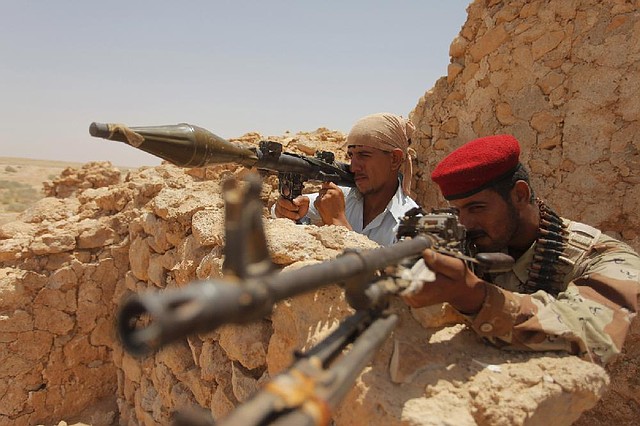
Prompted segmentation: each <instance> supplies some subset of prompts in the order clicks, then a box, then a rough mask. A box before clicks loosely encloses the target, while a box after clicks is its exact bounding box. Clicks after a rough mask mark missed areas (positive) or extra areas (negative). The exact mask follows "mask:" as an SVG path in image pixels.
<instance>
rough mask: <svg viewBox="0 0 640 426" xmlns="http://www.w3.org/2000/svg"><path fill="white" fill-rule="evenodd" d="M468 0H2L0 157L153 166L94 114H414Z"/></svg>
mask: <svg viewBox="0 0 640 426" xmlns="http://www.w3.org/2000/svg"><path fill="white" fill-rule="evenodd" d="M469 2H470V0H394V1H392V0H387V1H377V0H340V1H338V0H325V1H303V0H298V1H294V0H288V1H285V0H273V1H271V0H263V1H257V0H256V1H246V0H229V1H213V0H212V1H204V0H202V1H181V2H177V1H171V2H170V1H158V0H156V1H151V0H147V1H134V0H129V1H120V0H118V1H89V0H75V1H71V0H69V1H66V0H59V1H35V0H2V2H1V3H0V4H2V8H1V15H0V55H1V57H0V58H1V59H0V61H1V62H0V94H1V97H2V101H1V102H0V144H1V145H0V146H1V147H2V148H1V150H0V156H4V157H7V156H8V157H27V158H35V159H47V160H62V161H74V162H86V161H96V160H103V161H111V162H112V163H113V164H115V165H121V166H140V165H155V164H159V162H160V160H158V159H156V158H155V157H153V156H151V155H149V154H146V153H144V152H141V151H138V150H136V149H134V148H132V147H129V146H126V145H124V144H121V143H118V142H110V141H106V140H102V139H96V138H93V137H91V136H89V132H88V128H89V124H90V123H91V122H92V121H98V122H119V123H124V124H127V125H130V126H151V125H161V124H177V123H180V122H187V123H191V124H196V125H198V126H201V127H204V128H206V129H208V130H210V131H212V132H213V133H216V134H218V135H219V136H222V137H224V138H232V137H237V136H241V135H242V134H244V133H247V132H250V131H257V132H259V133H261V134H262V135H263V136H265V137H268V136H269V135H276V136H277V135H282V134H284V132H285V131H287V130H288V131H291V132H294V133H295V132H299V131H313V130H315V129H317V128H318V127H327V128H329V129H332V130H340V131H343V132H345V133H346V132H348V130H349V128H350V127H351V125H352V124H353V122H354V121H355V120H357V119H358V118H360V117H362V116H364V115H367V114H370V113H374V112H382V111H388V112H394V113H397V114H401V115H403V116H407V115H408V114H409V112H410V111H411V110H412V109H413V108H414V107H415V105H416V103H417V102H418V99H419V98H420V97H421V96H422V95H423V94H424V92H426V91H427V90H429V89H430V88H431V87H433V84H434V83H435V81H436V80H437V79H438V78H439V77H441V76H444V75H446V72H447V65H448V63H449V54H448V52H449V45H450V44H451V41H452V40H453V38H454V37H455V36H456V35H457V34H458V33H459V31H460V28H461V26H462V25H463V24H464V22H465V20H466V10H465V9H466V7H467V5H468V4H469Z"/></svg>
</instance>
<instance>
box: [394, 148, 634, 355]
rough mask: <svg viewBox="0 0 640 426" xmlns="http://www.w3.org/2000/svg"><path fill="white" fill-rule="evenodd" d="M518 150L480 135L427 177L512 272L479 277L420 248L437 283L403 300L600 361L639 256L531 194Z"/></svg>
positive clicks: (472, 235)
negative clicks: (445, 306) (508, 259)
mask: <svg viewBox="0 0 640 426" xmlns="http://www.w3.org/2000/svg"><path fill="white" fill-rule="evenodd" d="M519 155H520V146H519V144H518V141H517V140H516V139H515V138H514V137H513V136H510V135H497V136H489V137H484V138H480V139H476V140H473V141H471V142H469V143H467V144H465V145H463V146H462V147H460V148H458V149H457V150H455V151H454V152H452V153H451V154H450V155H449V156H447V157H446V158H445V159H444V160H442V161H441V162H440V163H439V164H438V165H437V166H436V168H435V169H434V171H433V173H432V175H431V178H432V180H433V181H434V182H435V183H436V184H438V186H439V187H440V190H441V192H442V195H443V196H444V198H445V199H447V200H448V201H449V202H450V204H451V205H452V206H453V207H456V208H457V209H458V210H459V219H460V222H461V223H462V224H463V225H464V226H465V227H466V229H467V236H468V238H469V240H470V241H471V242H472V243H473V244H474V245H475V248H476V249H477V251H478V252H505V253H508V254H510V255H511V256H512V257H513V258H514V259H516V263H515V264H514V266H513V268H512V270H511V271H509V272H508V273H502V274H492V275H489V276H483V277H478V276H476V275H475V274H474V273H473V272H472V271H470V270H469V269H468V268H467V267H466V266H465V265H464V263H463V262H462V261H461V260H458V259H456V258H453V257H449V256H446V255H443V254H440V253H436V252H434V251H432V250H427V251H425V253H424V256H423V257H424V260H425V262H426V264H427V265H428V266H429V268H430V269H431V270H433V271H434V272H435V273H436V278H435V281H434V282H429V283H425V285H424V286H423V287H422V288H421V289H420V290H419V291H418V292H417V293H414V294H411V295H405V301H406V302H407V303H408V304H409V305H410V306H413V307H422V306H428V305H433V304H437V303H443V302H448V303H449V304H451V305H452V306H453V307H454V308H456V309H457V310H458V311H460V312H461V313H462V314H463V315H464V316H465V317H466V318H467V319H468V321H469V324H470V326H471V327H472V328H473V329H474V330H475V331H476V332H477V333H478V334H479V335H480V336H482V337H484V338H486V339H487V340H489V341H491V342H492V343H494V344H496V345H498V346H500V347H504V348H507V349H518V350H538V351H548V350H560V351H566V352H568V353H571V354H575V355H578V356H581V357H583V358H585V359H588V360H590V361H593V362H596V363H600V364H606V363H607V362H610V361H611V360H613V359H614V358H615V356H616V355H617V354H619V353H620V350H621V348H622V345H623V343H624V339H625V337H626V334H627V332H628V329H629V325H630V323H631V320H632V319H633V318H634V317H635V315H636V313H637V311H638V306H639V304H640V302H639V298H640V257H639V256H638V254H637V253H635V252H634V251H633V250H632V249H631V248H630V247H629V246H628V245H626V244H624V243H622V242H620V241H618V240H615V239H613V238H611V237H609V236H607V235H605V234H603V233H602V232H600V231H599V230H597V229H595V228H593V227H591V226H589V225H585V224H583V223H579V222H574V221H570V220H567V219H565V218H562V217H560V216H558V215H557V214H556V213H554V212H553V210H551V209H550V208H549V207H548V206H547V205H546V204H545V203H544V202H543V201H542V200H540V199H537V198H536V197H535V195H534V192H533V189H532V188H531V185H530V183H529V176H528V173H527V171H526V170H525V168H524V167H523V165H522V164H521V163H520V161H519Z"/></svg>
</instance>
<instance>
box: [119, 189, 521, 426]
mask: <svg viewBox="0 0 640 426" xmlns="http://www.w3.org/2000/svg"><path fill="white" fill-rule="evenodd" d="M260 188H261V184H260V182H259V181H256V180H249V181H248V182H247V184H246V185H239V184H238V183H237V182H235V181H233V180H228V181H226V182H225V183H224V191H223V193H224V197H225V217H226V219H225V220H226V230H227V231H226V232H227V234H226V242H227V245H226V249H225V250H226V252H225V254H226V255H225V260H224V264H223V270H224V275H225V280H205V281H200V282H196V283H192V284H189V285H188V286H186V287H183V288H181V289H173V290H165V291H162V292H150V293H142V294H138V295H133V296H131V297H130V298H129V299H127V300H126V301H125V302H124V303H123V305H122V306H121V309H120V311H119V315H118V334H119V336H120V339H121V341H122V343H123V345H124V347H125V349H126V350H127V351H129V352H131V353H133V354H137V355H144V354H148V353H150V352H153V351H155V350H156V349H158V348H160V347H162V346H163V345H165V344H167V343H169V342H171V341H174V340H176V339H179V338H183V337H185V336H187V335H189V334H192V333H197V332H205V331H211V330H213V329H215V328H217V327H219V326H221V325H223V324H230V323H234V324H243V323H248V322H251V321H256V320H259V319H261V318H263V317H264V316H265V315H268V314H269V313H270V312H271V310H272V309H273V306H274V304H275V303H276V302H278V301H280V300H283V299H285V298H288V297H292V296H295V295H298V294H302V293H305V292H309V291H312V290H315V289H318V288H320V287H323V286H327V285H330V284H334V283H338V284H340V285H341V286H342V287H343V288H344V291H345V294H346V299H347V301H348V302H349V304H350V305H351V306H352V307H353V308H354V309H355V313H354V314H353V315H352V316H350V317H348V318H347V319H345V320H344V321H343V322H342V323H341V324H340V326H339V327H338V328H337V329H336V330H335V331H334V332H333V333H332V334H330V335H329V336H328V337H326V338H325V339H324V340H322V341H321V342H319V343H318V344H317V345H316V346H314V347H313V348H311V349H310V350H309V351H308V352H306V353H304V354H297V361H296V362H295V363H294V364H293V365H292V366H291V367H290V368H289V369H288V370H286V371H285V372H283V373H281V374H280V375H278V376H276V377H275V378H274V379H273V380H272V381H271V382H270V383H268V384H267V385H266V386H265V387H264V389H263V390H261V391H259V392H258V393H257V394H256V395H254V397H253V398H252V399H250V400H249V401H247V402H245V403H244V404H242V405H241V406H239V407H238V408H237V409H236V410H235V411H233V412H232V413H231V414H230V415H228V416H227V417H226V418H225V419H222V420H221V421H220V422H219V423H216V424H217V425H236V424H242V425H265V424H279V425H284V424H287V425H304V424H309V425H315V424H328V423H329V420H330V418H331V413H332V411H333V410H334V409H335V408H336V407H337V405H338V404H339V402H340V401H341V400H342V398H343V397H344V396H345V395H346V393H347V392H348V391H349V389H350V388H351V386H352V385H353V383H354V382H355V380H356V379H357V377H358V375H359V374H360V372H361V371H362V370H363V369H364V368H365V367H366V365H367V364H368V363H369V362H370V360H371V358H372V357H373V355H374V354H375V352H376V351H377V349H378V348H379V347H380V346H381V345H382V343H383V342H384V341H385V340H386V338H387V337H388V336H389V335H390V334H391V332H392V330H393V328H394V326H395V324H396V322H397V319H398V318H397V315H396V314H394V313H393V312H389V309H388V306H389V301H390V298H391V297H392V296H393V295H397V294H400V293H402V292H404V291H410V290H411V289H412V287H414V286H416V285H425V282H426V285H428V281H429V280H430V279H432V278H433V277H430V276H429V273H431V274H433V273H432V272H431V271H430V270H429V269H428V268H427V267H426V265H425V264H424V262H423V261H422V252H423V251H424V250H425V249H427V248H432V249H434V250H437V251H439V252H443V253H446V254H448V255H451V256H456V257H459V258H461V259H463V260H464V261H465V262H467V263H468V264H470V265H473V266H475V267H484V268H485V269H486V270H490V271H492V272H495V271H498V270H505V269H508V268H510V267H511V266H512V264H513V259H512V258H510V257H508V256H506V255H502V254H499V253H489V254H483V255H477V256H475V257H471V256H469V254H468V249H467V247H466V238H465V234H466V233H465V229H464V227H463V226H462V225H460V224H459V223H458V221H457V216H456V214H455V212H454V211H450V210H441V211H435V212H433V213H429V214H427V213H425V212H424V211H423V210H422V209H412V210H410V211H409V212H407V214H406V216H405V217H404V218H403V219H402V226H401V227H400V228H399V230H398V234H399V235H398V236H399V242H398V243H396V244H394V245H392V246H389V247H380V248H376V249H371V250H363V251H356V250H346V251H345V252H344V253H343V254H342V255H340V256H338V257H337V258H335V259H332V260H329V261H326V262H323V263H319V264H315V265H310V266H306V267H302V268H299V269H296V270H292V271H276V270H274V267H273V264H272V262H271V258H270V256H269V253H268V249H267V246H266V240H265V236H264V231H263V228H262V216H261V203H260V200H259V199H258V195H259V193H260ZM349 345H351V347H350V348H349V349H348V350H346V349H347V347H348V346H349ZM182 418H183V419H184V418H185V417H182ZM187 423H190V424H196V423H198V424H214V423H213V421H212V420H210V421H206V422H202V421H199V422H197V421H195V420H194V419H193V418H190V420H188V421H184V424H187Z"/></svg>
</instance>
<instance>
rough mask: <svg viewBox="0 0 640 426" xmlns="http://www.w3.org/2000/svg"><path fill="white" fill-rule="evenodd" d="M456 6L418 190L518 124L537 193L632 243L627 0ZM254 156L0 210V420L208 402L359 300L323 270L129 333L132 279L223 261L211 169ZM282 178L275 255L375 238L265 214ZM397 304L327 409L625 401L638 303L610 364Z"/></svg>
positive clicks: (467, 408)
mask: <svg viewBox="0 0 640 426" xmlns="http://www.w3.org/2000/svg"><path fill="white" fill-rule="evenodd" d="M468 14H469V17H468V19H467V22H466V23H465V25H464V26H463V27H462V29H461V32H460V35H459V36H458V37H457V38H456V39H455V40H454V41H453V42H452V44H451V50H450V54H451V61H452V62H451V65H450V66H449V69H448V73H447V76H446V77H443V78H442V79H440V80H439V81H438V82H437V83H436V85H435V87H434V88H433V89H432V90H430V91H429V92H427V93H426V94H425V95H424V96H423V97H422V98H421V99H420V100H419V102H418V104H417V106H416V108H415V109H414V111H412V113H411V117H412V119H413V121H414V122H415V123H416V124H417V127H418V135H417V138H414V139H415V140H414V147H415V149H416V151H417V152H418V165H417V172H416V178H417V179H415V181H414V182H415V184H414V189H415V193H416V198H417V201H418V202H419V203H420V204H421V205H423V206H426V207H432V206H434V207H435V206H438V205H442V204H443V202H442V200H441V199H440V198H439V197H438V195H437V192H436V188H434V187H433V186H432V185H431V184H430V183H429V178H428V176H429V173H430V170H431V169H432V168H433V166H434V165H435V163H436V162H437V161H438V160H439V159H440V158H442V157H443V156H444V155H446V154H447V153H448V152H450V151H451V150H452V149H454V148H455V147H457V146H459V145H460V144H462V143H464V142H465V141H467V140H469V139H471V138H474V137H476V136H483V135H487V134H491V133H498V132H500V133H512V134H514V135H515V136H516V137H517V138H518V139H519V140H520V141H521V143H522V145H523V150H524V160H525V163H526V165H528V167H529V168H530V169H531V170H532V171H533V175H534V185H535V187H536V188H537V189H538V192H539V195H540V196H541V197H542V198H545V199H547V200H548V201H549V202H550V204H551V205H552V206H553V207H554V208H555V209H556V210H557V211H559V212H560V213H561V214H563V215H565V216H567V217H571V218H575V219H578V220H582V221H584V222H587V223H590V224H593V225H595V226H598V227H600V228H601V229H603V230H605V231H606V232H608V233H611V234H613V235H615V236H617V237H620V238H622V239H623V240H625V241H627V242H629V243H630V244H632V245H633V246H634V248H636V249H640V240H639V239H638V238H639V237H638V234H637V231H636V230H637V229H639V228H638V222H639V220H638V213H637V212H638V208H637V207H638V206H637V204H638V202H640V201H639V200H640V197H638V194H637V191H638V189H637V188H636V187H637V185H635V184H636V183H637V182H638V179H639V178H638V169H639V167H640V163H639V162H638V142H637V141H636V140H635V139H634V137H633V135H634V134H635V130H636V128H637V126H638V116H637V115H638V111H640V107H639V104H638V101H637V100H636V97H635V96H633V95H634V94H635V93H636V92H637V89H638V86H639V85H640V78H638V72H639V70H638V64H639V63H640V62H638V50H639V49H640V47H638V46H639V44H638V43H637V40H636V38H637V34H639V33H640V32H638V31H636V28H637V27H639V26H640V12H639V11H638V6H637V5H636V4H635V2H625V1H614V0H606V1H602V2H598V1H595V0H568V1H559V0H555V1H552V0H533V1H517V0H516V1H508V2H506V1H496V0H476V1H474V2H472V3H471V4H470V5H469V8H468ZM259 139H260V135H257V134H247V135H245V136H244V137H243V138H241V141H242V142H245V143H256V142H257V141H258V140H259ZM277 139H278V140H279V141H280V142H282V143H283V144H284V146H285V149H286V150H288V151H293V152H299V153H304V154H307V155H309V154H312V153H313V152H315V150H316V149H317V148H322V149H324V150H327V149H328V150H332V151H334V152H336V153H338V154H340V152H341V151H340V147H341V144H342V142H343V141H344V135H342V134H340V133H338V132H332V131H329V130H327V129H318V131H316V132H311V133H300V134H296V135H291V134H288V135H285V136H283V137H281V138H277ZM339 159H340V160H342V161H345V158H344V157H342V158H339ZM247 173H252V172H251V171H248V170H245V169H242V168H239V167H236V166H233V165H228V166H219V167H214V168H208V169H193V170H183V169H179V168H177V167H174V166H171V165H168V164H164V165H161V166H158V167H153V168H141V169H139V170H135V171H131V172H129V173H127V174H126V175H123V174H122V173H121V172H120V171H119V170H117V169H116V168H114V167H112V166H111V165H110V164H108V163H89V164H87V165H85V166H83V167H81V168H76V169H68V170H66V171H65V172H63V173H62V174H61V175H60V176H59V177H58V178H57V179H55V180H53V181H52V182H49V183H47V184H45V190H46V192H47V195H48V197H47V198H44V199H43V200H41V201H39V202H38V203H36V204H35V205H33V206H32V207H31V208H29V209H28V210H26V211H25V212H24V213H22V214H21V215H20V216H19V217H18V220H16V221H14V222H10V223H7V224H4V225H2V226H0V360H2V363H1V364H0V377H1V378H2V380H0V425H4V424H6V425H9V424H11V425H33V424H47V425H48V424H57V423H58V422H59V421H62V420H65V421H67V422H83V423H87V424H92V425H95V426H99V425H111V424H118V423H120V424H145V425H156V424H167V423H169V422H170V419H171V416H172V415H173V413H174V411H176V410H181V409H188V408H191V407H203V408H205V409H206V410H207V411H210V412H211V413H212V415H213V416H215V417H217V418H218V417H221V416H223V415H225V414H227V413H228V412H229V411H230V410H232V409H233V407H234V406H236V405H237V404H239V403H241V402H243V401H245V400H246V399H247V398H249V397H250V395H251V394H252V393H254V392H255V391H256V390H257V389H258V388H259V387H260V386H261V385H262V384H264V383H265V381H267V380H268V379H269V378H270V377H273V376H274V375H275V374H277V373H278V372H280V371H282V370H283V369H284V368H286V366H287V365H288V364H289V362H290V361H291V354H292V351H293V349H308V348H309V347H310V346H312V345H313V344H315V343H316V342H318V341H319V340H320V339H321V338H322V337H323V336H325V335H326V334H327V333H328V331H329V330H330V329H331V328H332V327H334V326H335V325H336V324H337V323H338V321H339V320H340V319H342V318H344V317H345V316H347V315H348V314H349V313H350V312H351V310H350V308H349V307H348V305H347V304H346V302H345V301H344V296H343V294H342V291H341V290H340V289H339V288H337V287H333V286H331V287H326V288H323V289H321V290H318V291H316V292H313V293H311V294H306V295H302V296H299V297H296V298H292V299H291V300H287V301H283V302H281V303H278V304H277V306H276V307H275V309H274V311H273V314H272V315H271V316H270V317H269V318H265V319H263V320H262V321H259V322H256V323H254V324H250V325H247V326H224V327H221V328H220V329H218V330H215V331H212V332H210V333H201V334H196V335H191V336H188V337H186V338H185V339H184V340H182V341H180V342H178V343H176V344H173V345H169V346H167V347H166V348H164V349H162V350H161V351H159V352H158V353H156V354H155V355H153V356H149V357H144V358H135V357H133V356H131V355H130V354H128V353H126V352H125V351H123V349H122V346H121V345H120V343H119V342H118V340H117V338H116V336H115V331H114V322H115V313H116V312H117V309H118V306H119V305H120V303H121V302H122V300H123V298H124V297H126V296H127V295H128V294H131V293H138V292H142V291H145V290H148V289H154V290H160V289H164V288H180V287H184V286H186V285H188V284H189V283H190V282H192V281H194V280H197V279H223V278H224V277H222V272H221V267H222V261H223V259H224V253H223V248H224V243H225V233H224V210H223V200H222V196H221V189H220V183H221V182H222V181H223V180H224V179H227V178H230V177H234V178H237V179H242V178H243V176H244V175H246V174H247ZM310 189H313V187H311V188H310ZM276 197H277V189H276V182H275V179H274V177H273V176H269V177H265V179H264V184H263V191H262V194H261V199H262V200H263V201H264V205H265V210H264V217H265V219H264V226H265V231H266V234H267V239H268V243H269V249H270V251H271V253H272V257H273V260H274V262H275V263H276V264H277V265H278V266H279V267H281V268H295V267H300V266H302V265H306V264H309V263H314V262H319V261H323V260H326V259H330V258H333V257H335V256H337V255H338V254H340V253H341V252H342V251H343V250H344V249H345V248H362V249H366V248H372V247H375V243H373V242H371V241H369V240H368V239H366V238H365V237H363V236H361V235H359V234H355V233H353V232H349V231H346V230H344V229H342V228H339V227H321V228H317V227H314V226H298V225H294V224H292V223H290V222H288V221H286V220H275V219H271V218H270V217H269V215H268V207H269V206H270V205H272V204H273V202H274V200H275V198H276ZM392 308H393V309H394V311H396V312H398V314H399V316H400V319H401V320H400V323H399V325H398V327H397V328H396V330H395V332H394V334H393V336H392V337H391V338H390V339H388V341H387V342H386V343H385V345H384V346H383V347H382V349H381V350H380V351H379V352H378V353H377V354H376V356H375V358H374V361H373V363H372V365H371V366H369V367H367V368H366V369H365V371H364V372H363V374H362V375H361V376H360V377H359V379H358V381H357V383H356V384H355V385H354V388H353V389H352V390H351V392H350V393H349V394H348V395H347V397H346V398H345V401H344V402H343V404H342V406H341V407H340V408H339V409H338V411H337V412H336V413H335V416H334V418H335V422H336V424H338V425H340V424H372V425H377V424H379V425H383V424H384V425H394V424H398V425H399V424H403V425H406V424H442V423H445V422H449V423H451V424H459V425H489V424H491V425H496V424H509V425H517V424H527V425H538V424H545V425H546V424H554V425H555V424H571V423H573V422H575V424H579V425H595V424H604V423H607V424H632V423H633V422H634V421H636V419H637V414H638V412H640V396H639V395H640V389H639V386H640V384H639V383H638V377H640V374H639V373H640V369H639V362H640V361H639V359H640V356H639V355H640V345H639V341H640V327H639V326H638V321H637V319H636V321H635V322H634V325H633V327H632V333H631V335H630V336H629V338H628V340H627V343H626V345H625V348H624V354H623V355H622V356H621V357H620V358H619V359H618V360H617V361H616V362H615V363H614V364H612V365H611V366H608V367H607V371H605V370H604V369H603V368H601V367H599V366H597V365H594V364H590V363H588V362H585V361H582V360H579V359H577V358H576V357H573V356H564V355H562V354H557V353H508V352H504V351H499V350H497V349H495V348H492V347H489V346H487V345H485V344H483V343H482V342H480V341H479V340H478V339H477V338H476V337H475V335H474V334H473V333H472V332H471V331H469V330H467V329H466V328H465V327H464V326H463V325H462V324H459V323H456V321H455V320H456V318H455V317H452V315H451V313H450V312H448V311H447V310H446V307H443V308H442V309H419V310H412V309H409V308H408V307H406V306H405V305H404V304H402V303H401V302H397V303H394V305H393V307H392ZM392 359H393V360H394V363H392V362H391V360H392ZM396 361H397V363H396ZM391 372H393V380H391V374H390V373H391Z"/></svg>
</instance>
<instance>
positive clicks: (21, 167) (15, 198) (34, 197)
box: [0, 157, 126, 225]
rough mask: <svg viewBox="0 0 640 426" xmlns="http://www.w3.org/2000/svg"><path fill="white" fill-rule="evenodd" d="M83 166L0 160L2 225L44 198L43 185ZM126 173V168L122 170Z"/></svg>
mask: <svg viewBox="0 0 640 426" xmlns="http://www.w3.org/2000/svg"><path fill="white" fill-rule="evenodd" d="M81 166H82V163H73V162H64V161H53V160H37V159H31V158H16V157H0V225H1V224H3V223H7V222H10V221H12V220H14V219H15V218H16V216H17V215H18V213H20V212H22V211H24V210H25V209H26V208H27V207H29V206H30V205H32V204H33V203H35V202H36V201H38V200H39V199H41V198H43V197H44V196H45V195H44V191H43V183H44V182H45V181H50V180H53V179H55V178H56V177H57V176H58V175H59V174H60V173H61V172H62V171H63V170H64V169H66V168H67V167H73V168H78V167H81ZM119 169H120V170H125V169H126V168H124V167H119Z"/></svg>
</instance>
